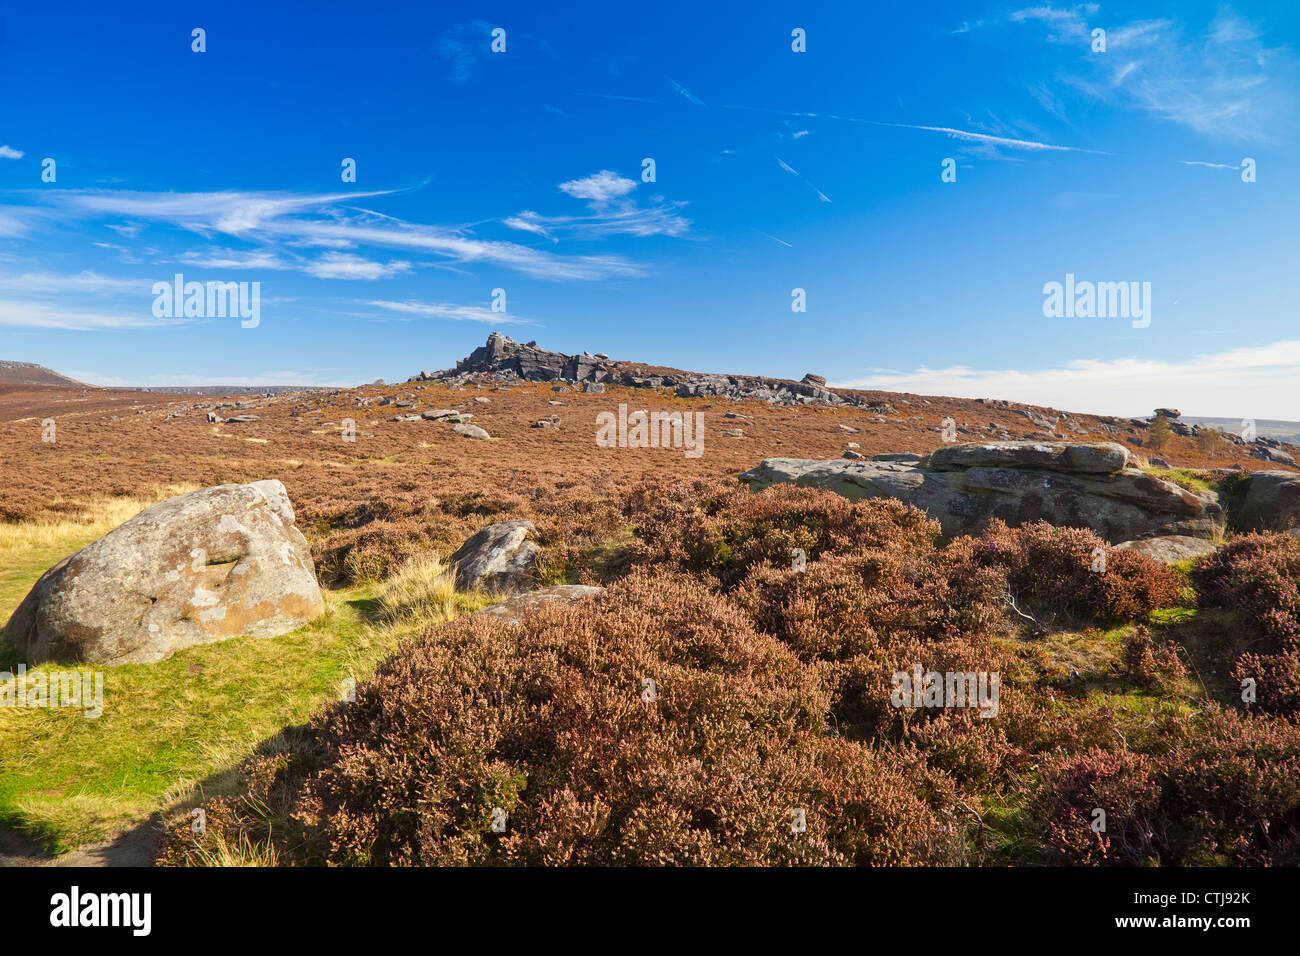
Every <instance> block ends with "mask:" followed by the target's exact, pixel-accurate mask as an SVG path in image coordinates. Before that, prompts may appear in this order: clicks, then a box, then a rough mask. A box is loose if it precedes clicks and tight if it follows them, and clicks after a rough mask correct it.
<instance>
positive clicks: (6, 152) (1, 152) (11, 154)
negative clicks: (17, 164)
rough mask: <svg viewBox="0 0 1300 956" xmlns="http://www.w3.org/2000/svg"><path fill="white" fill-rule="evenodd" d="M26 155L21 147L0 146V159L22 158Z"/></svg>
mask: <svg viewBox="0 0 1300 956" xmlns="http://www.w3.org/2000/svg"><path fill="white" fill-rule="evenodd" d="M26 155H27V154H26V153H24V152H23V151H22V150H21V149H14V148H13V147H12V146H9V145H5V146H0V159H22V158H23V157H24V156H26Z"/></svg>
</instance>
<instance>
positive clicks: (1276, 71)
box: [1009, 4, 1300, 140]
mask: <svg viewBox="0 0 1300 956" xmlns="http://www.w3.org/2000/svg"><path fill="white" fill-rule="evenodd" d="M1098 9H1099V8H1098V7H1097V6H1096V5H1095V4H1080V5H1077V6H1073V7H1060V8H1058V7H1052V6H1050V5H1049V6H1039V7H1030V8H1027V9H1025V10H1020V11H1017V12H1015V13H1012V14H1011V15H1010V17H1009V19H1010V20H1011V21H1012V22H1014V23H1018V24H1025V25H1027V24H1035V25H1037V26H1039V27H1040V28H1043V29H1045V31H1046V38H1047V40H1048V41H1049V42H1054V43H1074V44H1076V45H1077V46H1078V48H1079V50H1080V56H1079V57H1078V58H1077V59H1076V60H1075V61H1074V62H1073V63H1072V64H1071V66H1069V67H1068V68H1066V69H1065V70H1064V71H1063V72H1062V74H1061V79H1062V80H1063V82H1065V83H1067V84H1069V85H1070V86H1072V87H1073V88H1074V89H1076V90H1077V91H1079V92H1081V93H1083V94H1084V95H1086V96H1087V97H1089V98H1091V99H1095V100H1099V101H1102V102H1106V103H1110V104H1113V105H1116V106H1119V107H1123V108H1127V109H1134V110H1137V111H1140V112H1143V113H1146V114H1148V115H1150V116H1152V117H1155V118H1156V119H1159V120H1162V121H1165V122H1170V123H1176V124H1178V125H1180V126H1185V127H1187V128H1189V129H1192V130H1195V131H1196V132H1198V133H1202V134H1205V135H1212V136H1215V137H1227V138H1230V139H1236V140H1269V139H1274V138H1276V137H1277V136H1278V135H1279V129H1278V127H1279V126H1281V125H1288V126H1290V127H1294V124H1295V114H1296V111H1295V105H1296V88H1297V85H1298V84H1297V77H1300V64H1298V61H1297V59H1296V55H1295V53H1294V52H1293V51H1292V50H1290V49H1287V48H1284V47H1280V46H1278V47H1275V46H1269V45H1268V44H1267V43H1266V42H1265V41H1264V39H1263V34H1262V32H1261V31H1260V30H1258V29H1257V28H1256V27H1254V26H1253V25H1252V24H1251V23H1249V22H1248V21H1246V20H1245V19H1243V18H1241V17H1240V16H1238V15H1237V14H1236V13H1235V12H1234V11H1232V10H1231V9H1230V8H1227V7H1224V8H1221V9H1220V10H1219V12H1218V13H1217V14H1216V16H1215V17H1214V19H1213V20H1212V21H1211V22H1210V24H1209V25H1208V27H1207V28H1206V29H1205V30H1203V31H1201V32H1200V33H1194V32H1191V31H1189V30H1188V28H1186V27H1185V26H1184V25H1183V24H1181V23H1178V22H1176V21H1174V20H1171V19H1149V20H1137V21H1133V22H1130V23H1120V24H1114V23H1103V22H1100V21H1096V22H1093V19H1092V18H1093V17H1095V15H1096V14H1097V12H1098ZM1093 27H1102V28H1103V29H1105V30H1106V51H1105V52H1104V53H1092V52H1091V47H1090V43H1091V30H1092V28H1093Z"/></svg>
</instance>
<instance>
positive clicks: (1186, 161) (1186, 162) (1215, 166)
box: [1179, 159, 1241, 171]
mask: <svg viewBox="0 0 1300 956" xmlns="http://www.w3.org/2000/svg"><path fill="white" fill-rule="evenodd" d="M1179 162H1180V163H1182V164H1183V165H1184V166H1207V167H1209V168H1210V169H1231V170H1234V171H1235V170H1238V169H1241V166H1240V165H1232V166H1230V165H1228V164H1227V163H1203V162H1201V161H1200V160H1197V159H1180V160H1179Z"/></svg>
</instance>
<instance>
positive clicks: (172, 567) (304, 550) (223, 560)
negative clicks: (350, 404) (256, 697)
mask: <svg viewBox="0 0 1300 956" xmlns="http://www.w3.org/2000/svg"><path fill="white" fill-rule="evenodd" d="M324 610H325V602H324V599H323V598H322V596H321V591H320V586H319V585H318V584H317V582H316V569H315V567H314V565H313V564H312V559H311V549H310V548H309V547H308V545H307V540H306V539H305V538H304V537H303V536H302V532H301V531H299V530H298V529H297V528H296V527H294V513H293V506H292V505H291V504H290V502H289V496H288V494H286V492H285V490H284V485H282V484H280V482H278V481H255V482H252V483H251V484H247V485H218V486H216V487H214V488H204V489H203V490H201V491H192V492H190V493H188V494H184V495H179V496H177V497H175V498H171V499H168V500H167V501H163V502H160V503H159V504H156V505H153V506H152V507H149V508H146V509H145V510H144V511H141V512H140V513H139V514H138V515H136V516H135V517H134V518H131V519H130V520H128V521H126V522H124V523H123V524H121V525H119V526H118V527H117V528H114V529H113V530H112V531H110V532H109V533H108V534H106V535H104V537H102V538H100V539H99V540H98V541H96V542H94V543H93V544H90V545H88V546H87V547H85V548H83V549H82V550H80V551H78V552H77V553H76V554H74V555H72V556H71V557H67V558H64V559H63V560H62V561H60V562H59V563H58V564H56V565H54V567H52V568H50V569H49V570H48V571H46V572H45V574H43V575H42V576H41V578H40V580H39V581H37V582H36V586H35V587H34V588H32V590H31V593H29V594H28V595H27V597H26V598H25V599H24V600H23V602H22V604H20V605H19V606H18V610H16V611H15V612H14V614H13V617H11V618H10V620H9V634H10V638H11V640H12V641H13V643H14V646H15V647H16V648H17V650H18V653H19V655H21V656H22V657H23V658H25V659H26V660H27V661H28V662H29V663H39V662H40V661H44V660H58V661H70V662H71V661H83V662H86V663H90V664H107V665H113V664H141V663H143V664H152V663H155V662H157V661H160V660H163V659H164V658H167V657H170V656H171V655H172V654H174V653H175V652H176V651H178V650H181V649H182V648H186V647H191V646H193V645H195V644H209V643H212V642H214V641H222V640H226V639H227V638H231V637H240V636H241V635H250V636H253V637H275V636H276V635H278V634H284V633H285V632H287V631H292V630H294V629H295V628H298V627H301V626H302V625H304V624H306V623H307V622H308V621H311V620H313V619H314V618H316V617H319V616H320V615H321V614H322V613H324Z"/></svg>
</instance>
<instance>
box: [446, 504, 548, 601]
mask: <svg viewBox="0 0 1300 956" xmlns="http://www.w3.org/2000/svg"><path fill="white" fill-rule="evenodd" d="M534 530H535V529H534V528H533V523H532V522H531V521H526V520H524V519H522V518H517V519H515V520H513V521H502V522H500V523H498V524H491V525H488V526H487V527H486V528H484V529H482V530H481V531H478V532H476V533H475V534H473V535H472V536H470V537H469V538H468V539H467V540H466V541H465V543H464V544H462V545H461V546H460V547H459V548H458V549H456V553H455V554H453V555H452V556H451V559H450V563H451V565H452V566H453V567H455V569H456V587H457V588H458V589H460V590H462V591H468V590H470V589H471V588H473V587H483V588H485V589H487V590H488V591H491V592H493V593H495V594H519V593H520V592H522V591H526V590H528V588H529V587H531V586H532V584H533V571H534V569H535V567H536V564H537V550H538V549H537V545H536V544H534V543H533V542H532V541H530V540H529V537H530V536H531V535H532V534H533V532H534Z"/></svg>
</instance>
